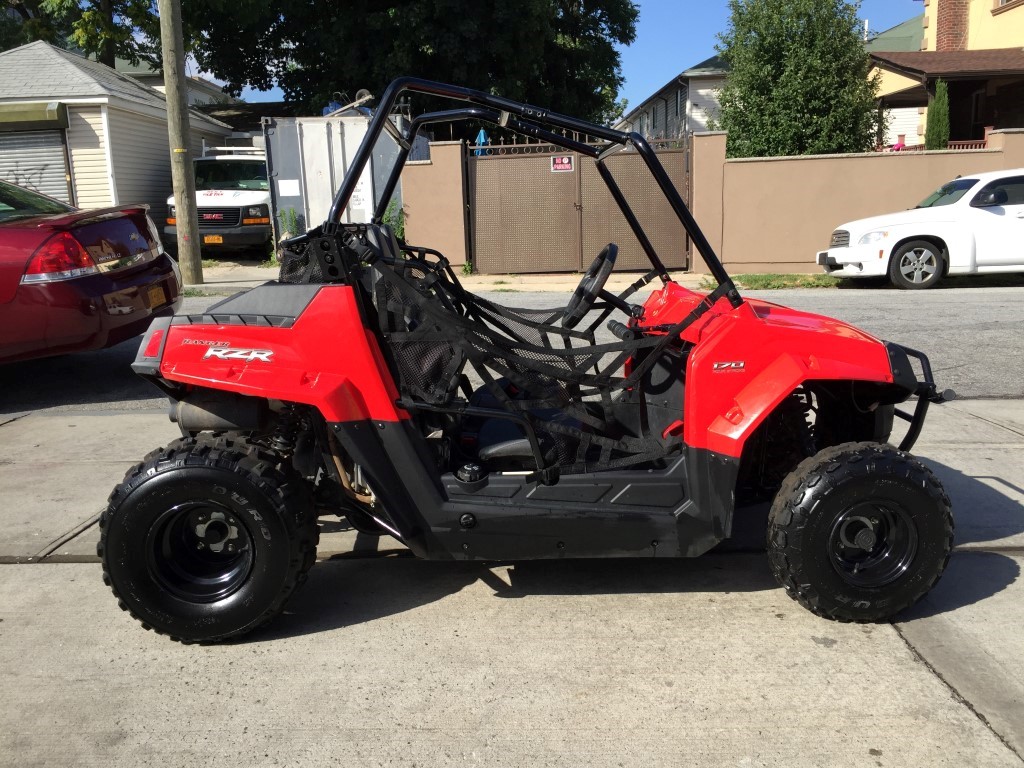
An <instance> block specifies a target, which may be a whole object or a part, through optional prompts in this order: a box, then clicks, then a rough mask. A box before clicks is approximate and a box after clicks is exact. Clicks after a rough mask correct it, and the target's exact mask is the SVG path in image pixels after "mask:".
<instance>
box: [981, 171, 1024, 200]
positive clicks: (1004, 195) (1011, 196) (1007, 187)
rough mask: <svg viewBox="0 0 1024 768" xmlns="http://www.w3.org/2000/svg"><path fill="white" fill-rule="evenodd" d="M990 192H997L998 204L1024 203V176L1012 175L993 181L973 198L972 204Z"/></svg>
mask: <svg viewBox="0 0 1024 768" xmlns="http://www.w3.org/2000/svg"><path fill="white" fill-rule="evenodd" d="M989 192H995V193H996V198H995V199H996V200H997V202H996V205H1024V176H1010V177H1009V178H1006V179H998V180H997V181H992V182H989V183H988V184H986V185H985V186H984V187H982V188H981V189H980V190H979V191H978V194H977V195H975V196H974V199H973V200H971V205H974V204H975V203H977V201H978V199H979V198H980V197H981V196H982V195H984V194H987V193H989Z"/></svg>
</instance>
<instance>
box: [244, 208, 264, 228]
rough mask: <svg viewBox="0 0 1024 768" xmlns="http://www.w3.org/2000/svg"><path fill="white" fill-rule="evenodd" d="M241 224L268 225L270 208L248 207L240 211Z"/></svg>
mask: <svg viewBox="0 0 1024 768" xmlns="http://www.w3.org/2000/svg"><path fill="white" fill-rule="evenodd" d="M242 213H243V214H244V216H243V217H242V224H269V223H270V208H269V206H266V205H249V206H246V207H245V208H243V209H242Z"/></svg>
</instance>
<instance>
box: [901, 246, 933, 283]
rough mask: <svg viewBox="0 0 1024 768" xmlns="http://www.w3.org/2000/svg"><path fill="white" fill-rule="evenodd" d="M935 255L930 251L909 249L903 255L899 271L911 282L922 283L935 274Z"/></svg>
mask: <svg viewBox="0 0 1024 768" xmlns="http://www.w3.org/2000/svg"><path fill="white" fill-rule="evenodd" d="M936 269H937V264H936V259H935V255H934V254H933V253H932V252H931V251H927V250H920V251H911V252H910V253H907V254H906V255H905V256H904V257H903V263H902V264H901V265H900V271H901V272H902V273H903V276H904V277H905V278H907V279H908V280H909V281H910V282H912V283H923V282H926V281H927V280H928V279H930V278H931V277H932V275H934V274H935V270H936Z"/></svg>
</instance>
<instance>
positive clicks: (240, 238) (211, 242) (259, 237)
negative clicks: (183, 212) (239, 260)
mask: <svg viewBox="0 0 1024 768" xmlns="http://www.w3.org/2000/svg"><path fill="white" fill-rule="evenodd" d="M199 237H200V240H199V243H200V245H201V246H202V247H203V248H219V249H223V250H226V251H229V250H242V249H246V248H258V247H260V246H263V245H264V244H266V243H268V242H270V240H271V239H272V238H273V231H272V230H271V228H270V225H269V224H243V225H239V226H237V227H199ZM216 238H220V241H219V242H217V240H216ZM164 242H166V243H168V244H173V245H174V246H175V247H177V244H178V228H177V227H173V226H166V227H164Z"/></svg>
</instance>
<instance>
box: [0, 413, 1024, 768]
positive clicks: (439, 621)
mask: <svg viewBox="0 0 1024 768" xmlns="http://www.w3.org/2000/svg"><path fill="white" fill-rule="evenodd" d="M5 419H6V421H5ZM175 436H176V429H175V428H174V426H173V425H172V424H171V423H170V422H169V421H168V420H167V417H166V414H165V413H164V412H163V411H160V412H155V411H154V412H140V411H131V412H111V411H103V412H100V411H96V412H89V411H74V412H40V413H28V414H23V415H20V416H19V415H15V416H13V417H4V419H0V488H3V509H2V512H0V514H2V515H3V518H4V522H5V525H3V527H2V528H0V562H2V563H3V564H2V565H0V673H2V674H3V676H4V681H5V685H4V694H3V706H2V707H0V765H12V766H13V765H26V764H33V765H36V764H38V765H43V764H72V763H73V764H80V765H100V764H102V765H112V766H117V765H124V766H139V765H147V764H153V765H228V764H230V765H233V766H237V765H259V764H274V765H276V764H302V765H317V764H332V765H411V764H420V765H460V766H462V765H466V764H473V763H480V764H487V765H508V766H538V765H568V766H575V765H581V764H589V765H593V766H606V765H607V766H614V765H630V766H633V765H636V766H661V765H664V766H679V765H708V766H712V765H723V764H730V765H749V766H761V765H786V766H804V765H806V766H811V765H844V766H847V765H850V766H861V765H863V766H872V767H873V766H878V765H882V766H908V765H927V766H942V765H949V766H962V765H972V766H1004V765H1005V766H1020V765H1022V764H1024V761H1022V759H1021V755H1024V633H1021V632H1020V627H1021V626H1022V625H1024V581H1022V579H1021V578H1020V574H1021V566H1022V564H1024V401H1016V400H998V401H995V400H976V401H957V402H954V403H951V404H947V405H945V406H943V407H936V408H933V409H932V411H931V412H930V414H929V419H928V423H927V424H926V426H925V430H924V434H923V436H922V439H921V441H920V442H919V444H918V446H917V448H916V450H915V453H917V454H918V455H919V456H921V458H922V459H923V460H925V461H926V463H928V464H929V465H930V466H931V467H932V468H933V469H934V470H935V472H936V473H937V474H938V475H939V476H940V478H941V479H942V481H943V483H944V484H945V486H946V488H947V490H948V492H949V494H950V496H951V498H952V500H953V505H954V515H955V518H956V525H957V538H956V541H957V550H956V553H955V554H954V556H953V558H952V560H951V563H950V567H949V571H948V573H947V574H946V576H945V577H944V578H943V580H942V581H941V582H940V584H939V585H938V586H937V587H936V589H935V590H934V591H933V592H932V593H931V594H930V595H929V596H928V597H927V598H926V599H925V600H924V601H923V602H922V603H921V604H920V605H918V606H917V607H915V608H914V609H912V610H911V611H910V612H909V613H908V615H906V616H904V617H902V620H901V621H900V622H898V623H897V624H895V625H867V626H864V625H843V624H835V623H832V622H828V621H825V620H823V619H819V618H817V617H814V616H812V615H811V614H809V613H808V612H806V611H805V610H803V609H802V608H800V607H799V606H798V605H797V604H796V603H794V602H792V601H791V600H789V599H788V598H787V597H786V595H785V594H784V593H783V592H782V591H781V590H780V589H779V588H777V587H776V585H775V583H774V581H773V580H772V578H771V576H770V575H769V573H768V570H767V566H766V564H765V562H764V556H763V554H759V553H748V554H743V553H740V554H736V553H733V554H711V555H708V556H705V557H703V558H700V559H697V560H693V561H657V562H653V561H642V562H641V561H582V562H572V561H566V562H548V563H524V564H517V565H514V566H495V567H484V566H482V565H475V564H445V563H424V562H420V561H416V560H413V559H409V558H405V557H396V556H383V555H384V554H385V553H384V552H382V551H381V550H388V551H391V552H392V553H393V554H397V553H398V552H399V551H400V550H401V547H400V546H399V545H397V544H395V543H393V542H391V543H389V540H385V541H382V542H380V545H379V547H378V542H377V541H376V540H374V539H368V537H365V536H360V537H357V536H355V534H354V533H353V532H352V531H350V530H348V529H347V526H346V525H344V524H343V523H341V522H337V521H336V522H333V523H332V522H326V523H325V525H324V534H323V539H322V545H321V548H320V552H319V559H320V562H319V563H318V564H317V566H316V567H314V569H313V571H312V573H311V576H310V582H309V584H308V585H307V586H306V588H305V589H304V590H302V591H301V592H300V593H299V594H298V595H297V597H296V599H295V600H293V601H292V603H291V604H290V605H289V609H288V611H287V613H286V614H285V615H283V616H281V617H279V619H278V620H277V621H275V622H274V623H273V624H272V625H271V626H270V627H269V628H268V629H266V630H264V631H261V632H258V633H254V634H253V635H251V636H249V637H247V638H245V639H244V640H242V641H241V642H238V643H234V644H229V645H222V646H211V647H197V646H179V645H177V644H174V643H171V642H169V641H167V640H166V639H165V638H162V637H158V636H156V635H153V634H152V633H147V632H144V631H143V630H142V628H141V627H140V626H139V625H137V624H136V623H135V622H134V621H133V620H131V619H130V618H129V617H128V616H127V615H126V614H124V613H122V612H121V611H119V610H118V609H117V606H116V604H115V601H114V599H113V597H112V596H111V594H110V592H109V591H108V590H107V589H106V588H105V587H104V586H103V585H102V583H101V581H100V573H99V567H98V565H97V564H96V562H95V543H96V540H97V538H98V531H97V528H96V525H95V520H96V517H97V515H98V513H99V511H100V510H101V509H102V507H103V506H104V504H105V501H106V497H107V494H108V493H109V491H110V489H111V488H112V487H113V485H114V484H115V483H116V482H118V481H119V480H120V477H121V475H122V474H123V472H124V470H125V469H126V468H127V467H128V466H129V465H130V464H131V463H133V462H135V461H137V460H138V459H139V458H140V457H141V456H142V455H143V454H145V453H146V452H148V451H149V450H150V449H152V448H154V447H156V446H158V445H161V444H165V443H166V442H167V441H168V440H170V439H173V438H174V437H175ZM184 734H187V738H183V735H184Z"/></svg>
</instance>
